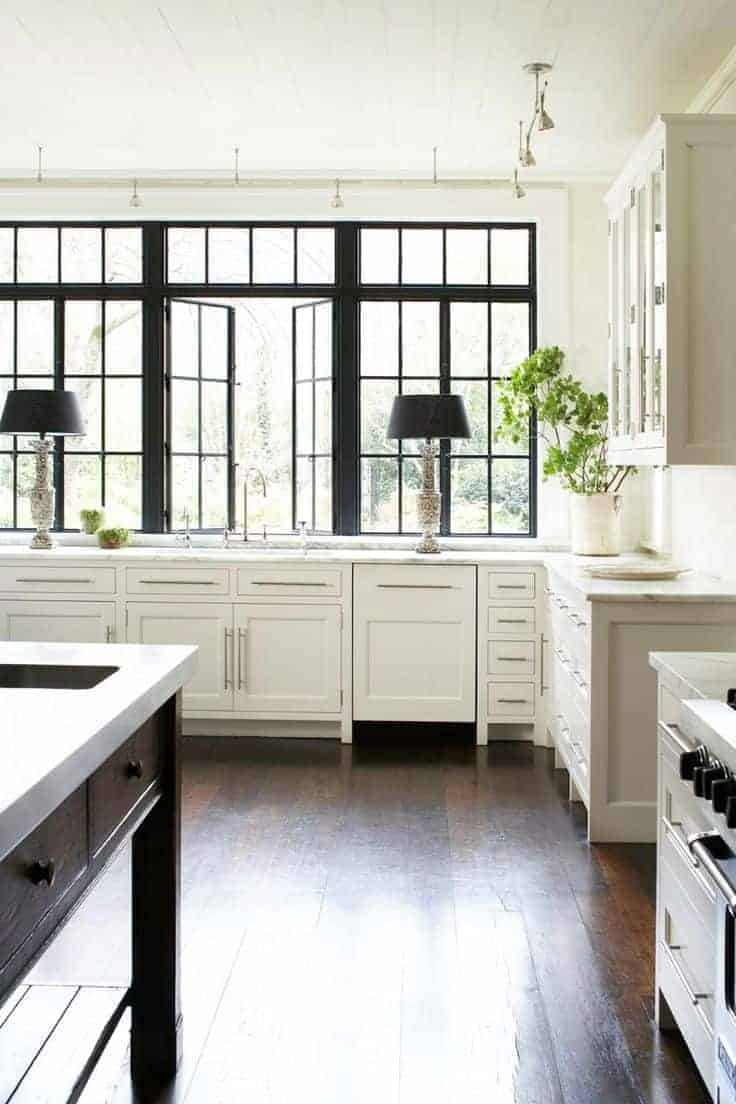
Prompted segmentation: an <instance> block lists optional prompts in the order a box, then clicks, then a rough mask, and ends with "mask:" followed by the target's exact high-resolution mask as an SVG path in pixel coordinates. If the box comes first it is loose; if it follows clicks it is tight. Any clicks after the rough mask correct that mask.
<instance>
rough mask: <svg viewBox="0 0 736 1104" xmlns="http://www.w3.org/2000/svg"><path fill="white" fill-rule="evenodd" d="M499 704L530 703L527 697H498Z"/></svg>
mask: <svg viewBox="0 0 736 1104" xmlns="http://www.w3.org/2000/svg"><path fill="white" fill-rule="evenodd" d="M498 704H499V705H531V702H530V701H529V699H528V698H499V699H498Z"/></svg>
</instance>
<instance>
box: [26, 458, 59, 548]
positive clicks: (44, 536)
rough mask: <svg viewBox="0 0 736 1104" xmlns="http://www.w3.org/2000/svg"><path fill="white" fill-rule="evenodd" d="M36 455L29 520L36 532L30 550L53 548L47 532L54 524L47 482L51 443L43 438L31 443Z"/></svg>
mask: <svg viewBox="0 0 736 1104" xmlns="http://www.w3.org/2000/svg"><path fill="white" fill-rule="evenodd" d="M31 448H32V449H33V451H34V452H35V453H36V481H35V483H34V484H33V487H32V489H31V518H32V520H33V524H34V525H35V526H36V532H35V533H34V535H33V540H32V541H31V544H30V547H31V548H53V547H54V542H53V540H52V538H51V534H50V532H49V530H50V529H51V526H52V525H53V524H54V490H53V487H52V486H51V483H50V481H49V453H50V451H51V448H52V442H51V441H50V440H47V439H46V438H45V437H44V438H41V439H40V440H38V441H32V442H31Z"/></svg>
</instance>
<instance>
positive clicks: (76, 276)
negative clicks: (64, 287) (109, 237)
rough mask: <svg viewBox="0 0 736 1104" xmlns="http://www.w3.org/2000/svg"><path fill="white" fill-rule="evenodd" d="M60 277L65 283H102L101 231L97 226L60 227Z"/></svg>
mask: <svg viewBox="0 0 736 1104" xmlns="http://www.w3.org/2000/svg"><path fill="white" fill-rule="evenodd" d="M61 279H62V281H63V282H64V283H65V284H100V283H102V232H101V231H100V229H99V227H86V226H85V227H82V226H63V227H62V229H61Z"/></svg>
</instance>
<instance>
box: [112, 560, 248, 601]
mask: <svg viewBox="0 0 736 1104" xmlns="http://www.w3.org/2000/svg"><path fill="white" fill-rule="evenodd" d="M125 588H126V591H127V593H128V594H146V595H149V596H154V595H155V596H156V597H158V596H159V595H165V596H166V597H167V598H176V597H177V595H181V596H183V595H187V594H196V595H202V596H206V597H208V598H215V597H217V596H218V595H227V594H229V593H230V573H229V571H228V569H227V568H225V567H181V568H180V567H176V568H174V567H171V568H160V567H148V568H146V567H129V568H127V570H126V572H125Z"/></svg>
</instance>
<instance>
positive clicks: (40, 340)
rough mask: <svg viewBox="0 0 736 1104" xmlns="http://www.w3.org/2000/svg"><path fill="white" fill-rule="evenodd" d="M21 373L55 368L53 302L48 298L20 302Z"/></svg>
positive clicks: (44, 372) (19, 345)
mask: <svg viewBox="0 0 736 1104" xmlns="http://www.w3.org/2000/svg"><path fill="white" fill-rule="evenodd" d="M17 325H18V373H19V374H22V375H31V374H35V373H37V372H38V373H43V374H51V375H53V371H54V304H53V303H51V302H49V300H48V299H40V300H35V301H30V300H29V301H27V302H25V303H18V322H17Z"/></svg>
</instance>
